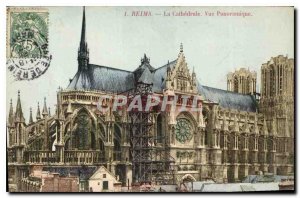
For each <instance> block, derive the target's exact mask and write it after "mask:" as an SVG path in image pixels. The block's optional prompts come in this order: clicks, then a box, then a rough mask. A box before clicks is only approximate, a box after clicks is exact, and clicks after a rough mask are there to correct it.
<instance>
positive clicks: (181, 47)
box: [180, 43, 183, 52]
mask: <svg viewBox="0 0 300 198" xmlns="http://www.w3.org/2000/svg"><path fill="white" fill-rule="evenodd" d="M180 52H183V45H182V43H180Z"/></svg>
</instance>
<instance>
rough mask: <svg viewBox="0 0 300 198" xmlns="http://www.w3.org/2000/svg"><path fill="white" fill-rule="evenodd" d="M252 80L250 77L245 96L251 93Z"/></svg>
mask: <svg viewBox="0 0 300 198" xmlns="http://www.w3.org/2000/svg"><path fill="white" fill-rule="evenodd" d="M251 83H252V82H251V79H250V77H249V76H248V77H247V81H246V91H245V94H249V93H250V92H251V90H250V89H251Z"/></svg>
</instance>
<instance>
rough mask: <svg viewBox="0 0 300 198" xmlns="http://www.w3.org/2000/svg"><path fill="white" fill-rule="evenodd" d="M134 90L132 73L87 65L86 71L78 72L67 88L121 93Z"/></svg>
mask: <svg viewBox="0 0 300 198" xmlns="http://www.w3.org/2000/svg"><path fill="white" fill-rule="evenodd" d="M132 88H134V76H133V73H132V72H129V71H125V70H121V69H116V68H111V67H106V66H100V65H93V64H89V66H88V71H78V72H77V73H76V75H75V76H74V78H73V79H72V80H71V83H70V84H69V86H68V87H67V89H69V90H80V89H83V90H99V91H107V92H113V93H121V92H125V91H127V90H130V89H132Z"/></svg>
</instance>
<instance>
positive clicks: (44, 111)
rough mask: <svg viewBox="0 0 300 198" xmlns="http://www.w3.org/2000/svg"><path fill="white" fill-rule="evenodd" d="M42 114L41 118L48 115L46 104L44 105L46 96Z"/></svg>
mask: <svg viewBox="0 0 300 198" xmlns="http://www.w3.org/2000/svg"><path fill="white" fill-rule="evenodd" d="M42 115H43V118H45V117H47V116H48V110H47V105H46V97H45V98H44V107H43V112H42Z"/></svg>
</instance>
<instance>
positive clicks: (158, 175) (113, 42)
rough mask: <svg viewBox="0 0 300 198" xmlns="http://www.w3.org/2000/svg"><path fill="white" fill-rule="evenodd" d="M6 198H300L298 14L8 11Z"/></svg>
mask: <svg viewBox="0 0 300 198" xmlns="http://www.w3.org/2000/svg"><path fill="white" fill-rule="evenodd" d="M6 11H7V13H6V17H7V18H6V22H7V23H6V26H7V30H6V37H7V42H6V79H7V82H6V87H7V93H6V99H7V112H6V115H7V119H6V120H7V126H6V130H7V136H6V137H7V148H6V149H7V154H6V155H7V181H6V183H7V191H8V192H245V193H246V192H250V191H251V192H252V191H257V192H262V191H267V192H271V191H275V192H293V191H294V188H295V187H294V173H295V155H294V153H295V147H294V144H295V139H294V137H295V136H294V135H295V122H294V116H295V114H294V112H295V91H294V88H295V72H294V71H295V70H294V56H295V54H294V8H293V7H92V6H90V7H7V10H6Z"/></svg>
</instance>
